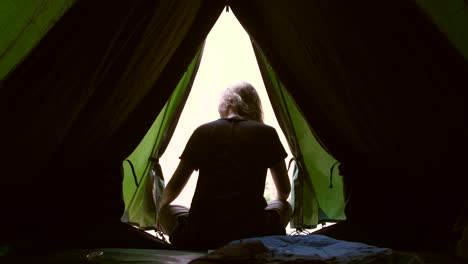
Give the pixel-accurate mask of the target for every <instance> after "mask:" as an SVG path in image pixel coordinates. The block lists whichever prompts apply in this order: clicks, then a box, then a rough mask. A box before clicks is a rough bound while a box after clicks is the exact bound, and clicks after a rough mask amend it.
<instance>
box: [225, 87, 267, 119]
mask: <svg viewBox="0 0 468 264" xmlns="http://www.w3.org/2000/svg"><path fill="white" fill-rule="evenodd" d="M228 108H230V109H231V111H232V112H233V113H234V114H236V115H237V116H239V117H241V118H245V119H249V120H254V121H258V122H262V123H263V110H262V102H261V100H260V96H259V95H258V93H257V90H255V88H254V87H253V86H252V85H251V84H250V83H248V82H238V83H235V84H233V85H231V86H229V87H227V88H226V90H224V92H223V93H222V94H221V98H220V102H219V106H218V112H219V114H220V115H221V117H227V112H228Z"/></svg>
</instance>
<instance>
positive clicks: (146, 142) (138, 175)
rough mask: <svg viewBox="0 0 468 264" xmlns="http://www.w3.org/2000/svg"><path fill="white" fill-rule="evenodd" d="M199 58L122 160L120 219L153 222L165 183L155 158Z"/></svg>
mask: <svg viewBox="0 0 468 264" xmlns="http://www.w3.org/2000/svg"><path fill="white" fill-rule="evenodd" d="M201 58H202V52H201V51H200V52H199V53H198V55H197V56H195V58H194V59H193V61H192V62H191V64H190V65H189V67H188V69H187V71H186V72H185V74H184V76H183V77H182V79H181V80H180V81H179V84H178V85H177V87H176V88H175V90H174V92H173V93H172V95H171V97H170V98H169V100H168V102H167V103H166V105H164V107H163V109H162V110H161V112H160V113H159V115H158V117H157V118H156V121H155V122H154V123H153V125H152V126H151V128H150V129H149V130H148V132H147V133H146V135H145V137H144V138H143V140H142V141H141V142H140V144H139V145H138V147H137V148H136V149H135V150H134V151H133V152H132V154H131V155H130V156H129V157H128V158H127V159H126V160H125V161H126V162H125V163H124V181H123V196H124V197H123V198H124V202H125V205H126V206H125V213H124V216H123V217H122V218H123V221H124V222H127V223H130V224H133V225H138V226H139V227H140V228H143V229H154V227H155V225H156V222H157V219H158V217H157V213H158V212H157V204H159V201H160V199H161V195H162V193H161V192H162V191H163V189H164V183H165V181H164V176H163V175H162V169H161V165H160V164H159V159H160V157H161V156H162V154H164V150H165V148H166V147H167V145H168V143H169V141H170V139H171V136H172V133H173V131H174V130H175V127H176V125H177V120H178V119H179V116H180V114H181V113H182V109H183V108H184V105H185V102H186V100H187V97H188V95H189V93H190V90H191V87H192V85H193V80H194V78H195V75H196V73H197V70H198V66H199V65H200V61H201ZM129 164H130V166H129ZM155 191H156V192H155ZM153 193H154V194H153Z"/></svg>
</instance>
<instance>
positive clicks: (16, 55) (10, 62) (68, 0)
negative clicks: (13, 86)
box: [0, 0, 75, 79]
mask: <svg viewBox="0 0 468 264" xmlns="http://www.w3.org/2000/svg"><path fill="white" fill-rule="evenodd" d="M74 2H75V0H56V1H33V0H22V1H16V0H5V1H2V2H1V3H0V25H2V26H1V30H0V32H1V33H0V34H1V36H2V37H1V38H0V78H2V79H3V78H4V77H5V76H6V75H7V74H8V72H9V71H10V70H11V69H13V68H14V67H15V66H16V65H17V64H18V63H19V62H21V61H22V60H23V58H24V57H25V56H26V55H27V54H28V53H29V52H30V51H31V50H32V49H33V48H34V47H35V46H36V45H37V43H38V42H39V41H40V40H41V38H42V37H44V35H45V34H46V33H47V32H48V31H49V29H50V28H51V27H52V26H53V25H54V24H55V23H56V22H57V21H58V20H59V19H60V17H61V16H62V15H63V14H64V13H65V12H66V11H67V10H68V9H69V8H70V7H71V6H72V5H73V3H74Z"/></svg>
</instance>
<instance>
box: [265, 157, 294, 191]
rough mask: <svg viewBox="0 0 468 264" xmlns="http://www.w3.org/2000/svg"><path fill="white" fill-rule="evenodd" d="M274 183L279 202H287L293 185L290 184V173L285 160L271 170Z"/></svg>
mask: <svg viewBox="0 0 468 264" xmlns="http://www.w3.org/2000/svg"><path fill="white" fill-rule="evenodd" d="M270 172H271V176H272V178H273V182H274V183H275V186H276V192H277V197H276V199H278V200H287V199H288V197H289V193H290V192H291V183H290V182H289V176H288V171H287V169H286V163H285V162H284V160H281V161H280V162H277V163H276V164H274V165H273V166H272V167H271V168H270Z"/></svg>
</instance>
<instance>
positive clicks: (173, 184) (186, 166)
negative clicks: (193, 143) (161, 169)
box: [159, 160, 194, 208]
mask: <svg viewBox="0 0 468 264" xmlns="http://www.w3.org/2000/svg"><path fill="white" fill-rule="evenodd" d="M193 171H194V167H193V166H192V165H191V164H190V163H189V162H187V161H184V160H181V161H180V163H179V165H178V166H177V169H176V171H175V172H174V174H173V175H172V178H171V179H170V180H169V182H168V183H167V185H166V187H165V188H164V192H163V195H162V198H161V203H160V204H159V208H162V207H164V206H167V205H169V204H171V203H172V202H173V201H174V200H175V199H176V198H177V197H178V196H179V194H180V193H181V191H182V190H183V189H184V187H185V185H186V184H187V182H188V180H189V179H190V176H191V175H192V172H193Z"/></svg>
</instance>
